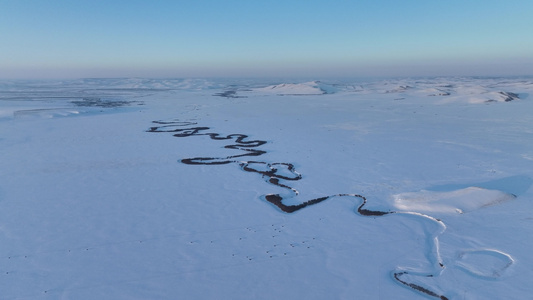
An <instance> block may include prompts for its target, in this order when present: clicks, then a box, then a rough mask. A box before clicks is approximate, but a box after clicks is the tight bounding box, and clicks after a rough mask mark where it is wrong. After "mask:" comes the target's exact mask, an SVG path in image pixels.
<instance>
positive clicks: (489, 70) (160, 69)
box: [0, 0, 533, 78]
mask: <svg viewBox="0 0 533 300" xmlns="http://www.w3.org/2000/svg"><path fill="white" fill-rule="evenodd" d="M532 16H533V1H531V0H512V1H503V0H467V1H465V0H447V1H443V0H404V1H399V0H358V1H355V0H346V1H339V0H328V1H314V0H301V1H300V0H292V1H291V0H284V1H277V0H270V1H268V0H262V1H260V0H257V1H255V0H240V1H237V0H218V1H217V0H195V1H191V0H188V1H180V0H169V1H166V0H150V1H148V0H146V1H139V0H124V1H122V0H115V1H113V0H105V1H104V0H86V1H82V0H64V1H60V0H41V1H39V0H33V1H29V0H0V38H1V40H0V78H68V77H128V76H135V77H249V76H250V77H263V76H264V77H289V76H296V77H344V76H347V77H365V76H417V75H421V76H423V75H487V76H492V75H533V38H532V36H533V35H532V34H531V33H532V32H533V18H532Z"/></svg>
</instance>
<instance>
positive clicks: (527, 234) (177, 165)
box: [0, 77, 533, 299]
mask: <svg viewBox="0 0 533 300" xmlns="http://www.w3.org/2000/svg"><path fill="white" fill-rule="evenodd" d="M531 93H533V79H531V78H468V77H462V78H424V79H421V78H416V79H409V78H407V79H389V80H374V81H349V80H345V81H341V80H335V81H333V80H332V81H266V80H265V81H261V80H234V81H230V80H227V81H222V80H206V79H139V78H132V79H80V80H66V81H15V80H14V81H8V80H4V81H1V82H0V299H530V298H532V297H533V296H532V295H533V288H532V287H531V280H532V278H533V256H532V255H531V249H532V248H533V191H532V189H531V185H532V182H533V180H532V178H533V113H532V112H533V101H532V100H533V98H532V97H533V96H532V95H531ZM283 210H285V211H283Z"/></svg>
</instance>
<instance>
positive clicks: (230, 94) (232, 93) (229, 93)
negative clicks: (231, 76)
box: [213, 90, 247, 98]
mask: <svg viewBox="0 0 533 300" xmlns="http://www.w3.org/2000/svg"><path fill="white" fill-rule="evenodd" d="M213 96H218V97H224V98H247V97H246V96H238V95H237V91H235V90H230V91H224V92H220V93H216V94H213Z"/></svg>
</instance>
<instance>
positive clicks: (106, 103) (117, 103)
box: [71, 97, 143, 108]
mask: <svg viewBox="0 0 533 300" xmlns="http://www.w3.org/2000/svg"><path fill="white" fill-rule="evenodd" d="M71 103H73V104H75V105H76V106H83V107H103V108H113V107H121V106H129V105H132V104H134V103H137V105H143V103H142V102H139V101H125V100H102V99H101V98H97V97H94V98H93V97H86V98H82V99H81V100H76V101H71Z"/></svg>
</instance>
